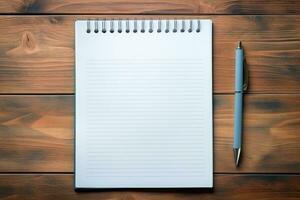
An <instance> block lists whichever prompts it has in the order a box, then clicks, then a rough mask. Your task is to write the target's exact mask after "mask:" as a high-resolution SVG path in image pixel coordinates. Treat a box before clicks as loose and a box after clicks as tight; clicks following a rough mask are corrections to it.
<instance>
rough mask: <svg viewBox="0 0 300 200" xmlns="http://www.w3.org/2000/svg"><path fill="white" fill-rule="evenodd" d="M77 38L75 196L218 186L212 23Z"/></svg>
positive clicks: (103, 29) (82, 30)
mask: <svg viewBox="0 0 300 200" xmlns="http://www.w3.org/2000/svg"><path fill="white" fill-rule="evenodd" d="M75 32H76V36H75V38H76V39H75V40H76V42H75V46H76V48H75V49H76V55H75V57H76V72H75V74H76V76H75V77H76V78H75V80H76V81H75V82H76V90H75V93H76V95H75V96H76V106H75V107H76V114H75V115H76V117H75V118H76V119H75V121H76V123H75V124H76V125H75V129H76V130H75V132H76V133H75V188H76V189H85V188H96V189H97V188H98V189H105V188H198V187H199V188H201V187H205V188H209V187H212V186H213V160H212V155H213V153H212V141H213V138H212V136H213V134H212V133H213V121H212V22H211V20H206V19H205V20H202V19H201V20H199V19H183V20H181V19H175V20H173V19H172V20H170V19H166V20H154V19H149V20H78V21H76V23H75Z"/></svg>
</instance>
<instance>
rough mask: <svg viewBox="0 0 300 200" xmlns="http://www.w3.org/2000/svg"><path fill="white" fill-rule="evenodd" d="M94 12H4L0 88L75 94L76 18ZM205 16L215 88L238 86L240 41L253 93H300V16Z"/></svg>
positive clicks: (229, 89)
mask: <svg viewBox="0 0 300 200" xmlns="http://www.w3.org/2000/svg"><path fill="white" fill-rule="evenodd" d="M90 17H91V16H27V17H24V16H1V17H0V31H1V35H0V84H1V87H0V93H24V94H25V93H56V94H57V93H73V92H74V91H73V82H74V80H73V74H74V72H73V70H74V20H75V19H84V18H90ZM93 17H95V18H96V16H93ZM128 17H129V18H133V17H135V18H142V17H143V16H139V17H136V16H128ZM166 17H169V18H172V16H166ZM203 17H205V18H207V17H209V18H212V19H213V22H214V57H213V59H214V92H215V93H233V91H234V67H233V66H234V48H235V47H236V42H237V41H238V40H242V41H243V44H244V46H245V49H246V58H247V63H248V68H249V70H250V72H249V74H250V87H249V92H250V93H300V67H299V66H300V25H299V24H300V16H203ZM106 18H116V16H106ZM122 18H127V16H123V17H122ZM237 25H238V28H237Z"/></svg>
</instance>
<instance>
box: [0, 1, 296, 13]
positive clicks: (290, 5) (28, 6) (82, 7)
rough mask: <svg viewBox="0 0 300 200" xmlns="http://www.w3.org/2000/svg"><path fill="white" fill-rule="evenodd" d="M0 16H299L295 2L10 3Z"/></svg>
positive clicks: (3, 4)
mask: <svg viewBox="0 0 300 200" xmlns="http://www.w3.org/2000/svg"><path fill="white" fill-rule="evenodd" d="M0 12H1V13H22V14H24V13H26V14H28V13H86V14H90V13H102V14H103V13H106V14H121V13H123V14H124V13H125V14H158V13H159V14H299V13H300V2H299V1H297V0H273V1H260V0H242V1H236V0H206V1H202V0H185V1H182V0H147V1H146V2H145V1H142V0H131V1H128V0H127V1H125V0H110V1H107V0H85V1H82V0H60V1H55V0H47V1H45V0H23V1H20V0H9V1H0Z"/></svg>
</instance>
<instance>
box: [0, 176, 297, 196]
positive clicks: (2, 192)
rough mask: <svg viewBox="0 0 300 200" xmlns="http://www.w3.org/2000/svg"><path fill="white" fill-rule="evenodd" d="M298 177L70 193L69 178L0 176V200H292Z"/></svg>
mask: <svg viewBox="0 0 300 200" xmlns="http://www.w3.org/2000/svg"><path fill="white" fill-rule="evenodd" d="M299 181H300V176H296V175H295V176H282V175H259V176H258V175H215V177H214V190H213V191H204V190H189V189H185V190H175V189H174V190H159V189H156V190H154V189H153V190H151V189H150V190H149V189H148V190H146V189H145V190H124V191H122V190H114V191H101V192H81V193H76V192H74V190H73V176H72V175H22V176H18V175H0V199H1V200H6V199H9V200H14V199H28V200H30V199H45V200H48V199H49V200H52V199H57V200H59V199H63V200H69V199H70V200H71V199H80V200H88V199H101V200H140V199H143V200H161V199H166V200H179V199H180V200H198V199H205V200H210V199H214V200H219V199H231V200H244V199H272V200H283V199H284V200H296V199H299V198H300V184H299Z"/></svg>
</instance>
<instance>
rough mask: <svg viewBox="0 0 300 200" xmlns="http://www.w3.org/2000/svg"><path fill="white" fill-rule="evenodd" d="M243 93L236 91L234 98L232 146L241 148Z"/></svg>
mask: <svg viewBox="0 0 300 200" xmlns="http://www.w3.org/2000/svg"><path fill="white" fill-rule="evenodd" d="M242 115H243V94H242V93H236V94H235V99H234V142H233V148H236V149H238V148H241V142H242V128H243V127H242V123H243V116H242Z"/></svg>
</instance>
